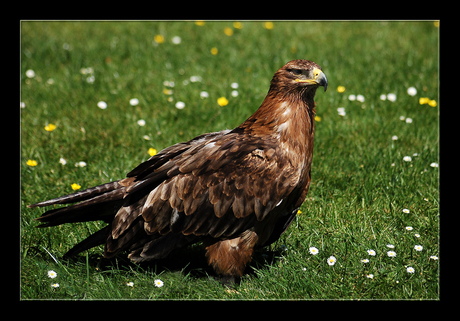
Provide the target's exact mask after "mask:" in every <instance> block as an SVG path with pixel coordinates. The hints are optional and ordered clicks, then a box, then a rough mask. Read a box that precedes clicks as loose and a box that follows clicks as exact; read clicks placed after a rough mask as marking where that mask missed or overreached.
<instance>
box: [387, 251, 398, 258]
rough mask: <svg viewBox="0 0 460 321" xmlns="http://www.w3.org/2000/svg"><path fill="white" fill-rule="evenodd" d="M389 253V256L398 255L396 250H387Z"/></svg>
mask: <svg viewBox="0 0 460 321" xmlns="http://www.w3.org/2000/svg"><path fill="white" fill-rule="evenodd" d="M387 255H388V256H389V257H396V252H395V251H388V252H387Z"/></svg>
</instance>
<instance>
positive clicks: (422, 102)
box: [418, 97, 430, 105]
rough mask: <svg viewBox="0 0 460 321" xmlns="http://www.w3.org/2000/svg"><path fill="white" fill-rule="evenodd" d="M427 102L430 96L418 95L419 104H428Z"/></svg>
mask: <svg viewBox="0 0 460 321" xmlns="http://www.w3.org/2000/svg"><path fill="white" fill-rule="evenodd" d="M429 102H430V98H428V97H420V99H419V100H418V103H419V104H420V105H424V104H428V103H429Z"/></svg>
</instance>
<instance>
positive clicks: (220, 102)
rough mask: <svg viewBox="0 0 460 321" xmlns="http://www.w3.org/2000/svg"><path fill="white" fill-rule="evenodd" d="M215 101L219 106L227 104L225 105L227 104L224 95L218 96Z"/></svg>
mask: <svg viewBox="0 0 460 321" xmlns="http://www.w3.org/2000/svg"><path fill="white" fill-rule="evenodd" d="M217 103H218V104H219V106H221V107H223V106H227V105H228V99H227V98H225V97H220V98H219V99H217Z"/></svg>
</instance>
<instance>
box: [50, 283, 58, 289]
mask: <svg viewBox="0 0 460 321" xmlns="http://www.w3.org/2000/svg"><path fill="white" fill-rule="evenodd" d="M51 287H52V288H53V289H56V288H58V287H59V283H53V284H51Z"/></svg>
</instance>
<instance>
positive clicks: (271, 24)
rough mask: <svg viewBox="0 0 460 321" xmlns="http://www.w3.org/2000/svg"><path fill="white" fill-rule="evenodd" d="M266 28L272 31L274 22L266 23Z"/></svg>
mask: <svg viewBox="0 0 460 321" xmlns="http://www.w3.org/2000/svg"><path fill="white" fill-rule="evenodd" d="M264 28H265V29H267V30H272V29H273V22H271V21H266V22H264Z"/></svg>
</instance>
